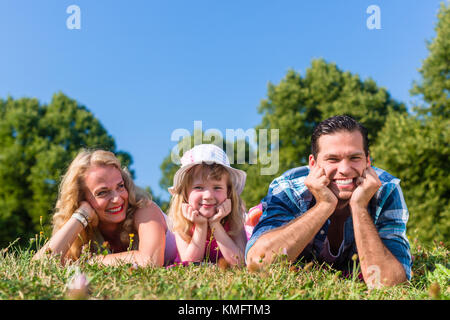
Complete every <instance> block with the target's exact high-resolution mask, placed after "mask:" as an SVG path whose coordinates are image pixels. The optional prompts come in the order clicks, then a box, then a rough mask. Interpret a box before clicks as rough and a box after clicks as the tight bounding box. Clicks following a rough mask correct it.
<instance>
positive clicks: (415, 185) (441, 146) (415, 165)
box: [372, 115, 450, 242]
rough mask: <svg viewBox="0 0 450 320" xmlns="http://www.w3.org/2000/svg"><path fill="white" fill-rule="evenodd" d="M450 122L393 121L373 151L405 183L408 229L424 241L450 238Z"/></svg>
mask: <svg viewBox="0 0 450 320" xmlns="http://www.w3.org/2000/svg"><path fill="white" fill-rule="evenodd" d="M449 141H450V121H449V119H446V120H443V119H441V120H436V119H433V118H431V119H426V120H420V119H417V118H416V117H413V116H408V115H394V116H392V117H389V118H388V120H387V122H386V125H385V127H384V128H383V130H382V131H381V132H380V134H379V143H378V144H377V145H376V146H375V147H374V148H372V156H373V158H374V163H375V165H376V166H378V167H381V168H384V169H386V170H388V171H389V172H390V173H391V174H393V175H395V176H396V177H398V178H400V179H401V187H402V190H403V195H404V197H405V201H406V204H407V206H408V209H409V213H410V217H409V222H408V226H407V227H408V229H410V231H411V232H413V231H414V232H417V235H418V237H419V239H420V240H421V241H427V242H430V241H431V240H433V239H435V240H444V241H445V240H448V239H449V238H450V203H449V201H450V180H449V179H448V174H449V172H450V164H449V161H448V160H449V158H450V149H449Z"/></svg>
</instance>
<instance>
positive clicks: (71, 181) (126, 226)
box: [53, 149, 151, 260]
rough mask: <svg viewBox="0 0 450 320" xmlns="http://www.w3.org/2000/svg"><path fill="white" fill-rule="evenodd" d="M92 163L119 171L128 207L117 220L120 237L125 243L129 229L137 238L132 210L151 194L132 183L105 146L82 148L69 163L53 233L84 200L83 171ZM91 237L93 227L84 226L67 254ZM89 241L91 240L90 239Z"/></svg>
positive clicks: (145, 202)
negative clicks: (118, 220) (100, 148)
mask: <svg viewBox="0 0 450 320" xmlns="http://www.w3.org/2000/svg"><path fill="white" fill-rule="evenodd" d="M95 166H113V167H115V168H116V169H117V170H119V171H120V174H121V175H122V179H123V181H124V184H125V188H126V189H127V191H128V209H127V212H126V217H125V220H124V221H123V222H121V228H120V229H121V232H120V241H121V242H122V243H123V244H125V245H128V244H129V241H130V240H129V239H130V237H129V234H130V233H134V234H136V238H135V241H138V238H137V232H136V230H135V226H134V213H135V211H136V210H137V209H138V208H142V207H145V206H147V205H148V203H149V202H150V201H151V197H150V195H149V194H148V193H147V192H145V191H144V190H142V189H140V188H138V187H136V186H135V184H134V182H133V179H132V178H131V175H130V173H129V172H128V170H127V168H125V167H124V168H122V167H121V164H120V161H119V159H117V158H116V156H115V155H114V154H113V153H112V152H109V151H105V150H88V149H82V150H81V151H80V152H79V153H78V155H77V156H76V157H75V159H74V160H73V161H72V163H71V164H70V165H69V168H68V169H67V172H66V173H65V175H64V176H63V177H62V181H61V184H60V186H59V193H58V200H57V202H56V207H55V214H54V215H53V234H55V233H56V232H57V231H58V230H59V229H61V227H62V226H63V225H64V224H65V223H66V222H67V221H68V220H69V219H70V217H71V216H72V214H73V213H74V211H75V210H76V209H78V208H79V207H80V203H81V201H86V199H85V196H84V189H85V184H84V179H85V174H86V171H87V170H88V169H89V168H91V167H95ZM91 240H94V230H93V228H92V227H91V226H88V227H87V228H86V229H84V230H83V231H81V233H80V234H79V236H78V237H77V239H76V240H75V241H74V243H73V244H72V246H71V247H70V249H69V251H68V253H67V257H68V258H70V259H73V260H77V259H78V258H79V256H80V254H81V248H82V246H83V245H85V244H87V243H89V241H91ZM91 245H94V244H92V243H91ZM99 245H101V244H99Z"/></svg>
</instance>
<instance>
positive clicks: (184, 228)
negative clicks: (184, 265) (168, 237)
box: [169, 163, 245, 242]
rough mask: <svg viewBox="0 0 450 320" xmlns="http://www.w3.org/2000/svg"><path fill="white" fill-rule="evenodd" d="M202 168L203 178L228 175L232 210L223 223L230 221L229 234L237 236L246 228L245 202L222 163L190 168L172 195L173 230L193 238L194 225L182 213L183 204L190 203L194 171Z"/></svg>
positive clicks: (170, 210) (217, 177) (183, 236)
mask: <svg viewBox="0 0 450 320" xmlns="http://www.w3.org/2000/svg"><path fill="white" fill-rule="evenodd" d="M197 169H200V170H201V171H200V172H201V174H202V176H203V180H209V179H213V180H220V179H221V178H222V175H224V174H225V175H226V176H227V187H228V188H227V189H228V194H227V198H228V199H230V200H231V212H230V214H229V215H227V216H226V217H225V218H224V219H222V221H221V224H222V225H224V224H225V223H227V222H229V225H230V231H228V232H227V233H228V235H230V236H235V235H237V234H239V233H240V232H241V231H242V229H243V228H244V213H245V204H244V202H243V200H242V199H241V197H240V196H239V195H238V193H237V192H236V189H235V188H234V186H233V184H232V182H231V178H230V175H229V173H228V171H227V170H226V169H225V168H224V167H223V166H222V165H220V164H216V163H213V164H206V163H202V164H198V165H195V166H193V167H192V168H190V169H189V170H188V171H187V172H186V174H185V175H184V177H183V180H182V181H181V184H180V185H181V187H180V188H178V189H179V190H177V192H176V193H175V194H173V195H172V198H171V200H170V207H169V217H170V218H171V222H172V230H173V231H174V232H177V233H178V234H179V235H180V236H181V238H182V239H183V240H184V241H186V242H190V241H191V238H192V233H191V230H192V227H193V223H192V222H191V221H189V220H187V219H186V218H185V217H184V216H183V213H182V209H181V205H182V204H183V203H188V198H189V195H188V188H189V187H190V186H191V185H192V182H193V180H194V173H195V172H196V171H197Z"/></svg>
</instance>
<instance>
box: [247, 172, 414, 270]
mask: <svg viewBox="0 0 450 320" xmlns="http://www.w3.org/2000/svg"><path fill="white" fill-rule="evenodd" d="M373 169H374V170H375V172H376V173H377V175H378V177H379V179H380V181H381V183H382V185H381V187H380V188H379V189H378V191H377V192H376V193H375V195H374V196H373V198H372V199H371V201H370V203H369V206H368V211H369V213H370V215H371V216H372V218H373V221H374V224H375V227H376V229H377V231H378V234H379V236H380V238H381V240H382V241H383V243H384V245H385V246H386V247H387V248H388V249H389V250H390V251H391V252H392V254H393V255H394V256H395V257H396V258H397V260H398V261H399V262H400V263H401V264H402V265H403V268H404V269H405V272H406V276H407V278H408V279H410V278H411V254H410V247H409V242H408V238H407V237H406V223H407V221H408V216H409V213H408V208H407V207H406V204H405V200H404V198H403V193H402V190H401V188H400V180H399V179H397V178H395V177H394V176H392V175H390V174H389V173H387V172H386V171H384V170H381V169H378V168H375V167H373ZM308 174H309V167H307V166H304V167H298V168H294V169H291V170H288V171H286V172H285V173H284V174H283V175H282V176H280V177H278V178H276V179H275V180H273V181H272V183H271V184H270V186H269V192H268V194H267V196H266V197H265V198H264V199H263V200H262V201H261V203H262V209H263V213H262V215H261V218H260V220H259V222H258V224H257V225H256V226H255V228H254V230H253V234H252V236H251V238H250V240H249V241H248V243H247V247H246V250H245V256H247V253H248V250H249V249H250V248H251V246H252V245H253V244H254V243H255V241H256V240H257V239H258V238H259V237H260V236H261V235H262V234H264V233H266V232H268V231H270V230H273V229H275V228H278V227H281V226H283V225H285V224H286V223H288V222H290V221H291V220H293V219H295V218H298V217H300V216H301V215H302V214H303V213H305V212H306V211H308V210H309V209H310V208H311V207H313V206H314V204H315V199H314V197H313V196H312V194H311V192H310V191H309V190H308V188H307V187H306V186H305V183H304V181H305V178H306V177H307V176H308ZM329 225H330V220H329V219H328V220H327V221H326V222H325V224H324V225H323V226H322V228H321V229H320V231H319V232H318V233H317V234H316V236H315V237H314V239H313V241H312V242H311V243H310V244H309V245H308V246H307V247H306V248H305V249H304V250H303V252H302V253H301V255H300V256H299V258H300V257H303V258H304V259H305V260H310V259H313V258H316V259H318V260H320V252H321V251H322V248H323V246H324V243H325V240H326V238H327V234H328V227H329ZM342 249H343V250H342V251H340V254H339V256H338V257H337V259H336V261H335V262H334V263H333V266H334V267H335V268H337V269H341V270H347V271H349V270H351V269H350V268H351V265H352V260H351V257H352V256H353V254H355V253H357V250H356V243H355V236H354V232H353V222H352V217H351V215H350V216H349V217H348V218H347V220H346V222H345V224H344V239H343V248H342Z"/></svg>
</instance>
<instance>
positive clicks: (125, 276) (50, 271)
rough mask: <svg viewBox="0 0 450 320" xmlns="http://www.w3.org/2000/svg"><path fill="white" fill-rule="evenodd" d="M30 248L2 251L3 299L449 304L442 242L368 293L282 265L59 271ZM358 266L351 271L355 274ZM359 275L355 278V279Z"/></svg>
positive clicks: (335, 276)
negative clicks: (392, 281)
mask: <svg viewBox="0 0 450 320" xmlns="http://www.w3.org/2000/svg"><path fill="white" fill-rule="evenodd" d="M39 238H42V236H36V240H35V241H33V242H31V243H30V246H29V247H28V248H20V247H18V246H15V245H14V244H11V245H10V246H9V247H8V248H4V249H0V299H2V300H10V299H13V300H23V299H26V300H36V299H51V300H61V299H93V300H105V299H121V300H122V299H123V300H139V299H145V300H147V299H151V300H154V299H158V300H178V299H187V300H198V299H202V300H203V299H207V300H216V299H220V300H255V299H256V300H266V299H267V300H305V299H308V300H310V299H313V300H326V299H332V300H353V299H357V300H401V299H407V300H427V299H445V300H449V298H450V283H449V279H450V269H449V264H448V253H449V250H448V248H447V247H446V245H445V244H444V243H442V242H440V243H435V244H433V245H430V246H424V245H420V244H419V243H418V242H417V241H416V240H415V241H413V242H412V243H411V247H412V248H411V249H412V251H411V253H412V255H413V256H414V262H413V276H412V279H411V281H410V282H408V283H405V284H402V285H399V286H396V287H392V288H382V289H373V290H369V289H368V287H367V286H366V285H365V284H364V282H362V281H361V280H359V279H358V277H356V276H349V277H344V276H343V275H342V273H341V272H340V271H336V270H333V269H331V268H330V267H328V266H326V265H319V264H317V263H316V264H314V263H309V264H304V263H302V262H299V263H297V264H295V265H292V264H289V263H288V262H287V261H286V260H285V259H283V257H280V258H279V259H278V261H277V262H276V263H274V264H273V265H271V266H270V267H268V268H266V269H264V270H262V271H257V272H256V271H251V270H248V269H247V268H244V267H234V268H230V267H228V266H226V265H223V264H214V265H213V264H202V265H189V266H176V267H171V268H153V267H146V268H140V267H136V266H132V265H130V264H126V265H122V266H119V267H104V266H99V265H91V264H88V263H85V262H83V260H85V259H83V258H81V259H80V260H79V261H78V262H77V263H72V264H69V265H66V266H62V265H61V263H60V262H59V259H58V257H50V256H49V257H48V258H47V259H42V260H40V261H32V257H33V254H34V253H35V252H36V250H37V249H38V247H39V246H36V244H37V243H39V242H40V240H39ZM358 268H359V266H358V265H357V263H356V262H355V263H354V270H356V271H358ZM80 274H82V275H83V276H84V277H85V278H86V282H87V283H88V285H87V288H86V290H85V291H83V292H82V293H81V294H80V292H78V291H76V290H75V294H74V290H72V289H71V288H73V286H71V285H70V283H71V281H72V280H73V279H74V276H76V275H80ZM356 274H357V272H356V273H354V275H356Z"/></svg>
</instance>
